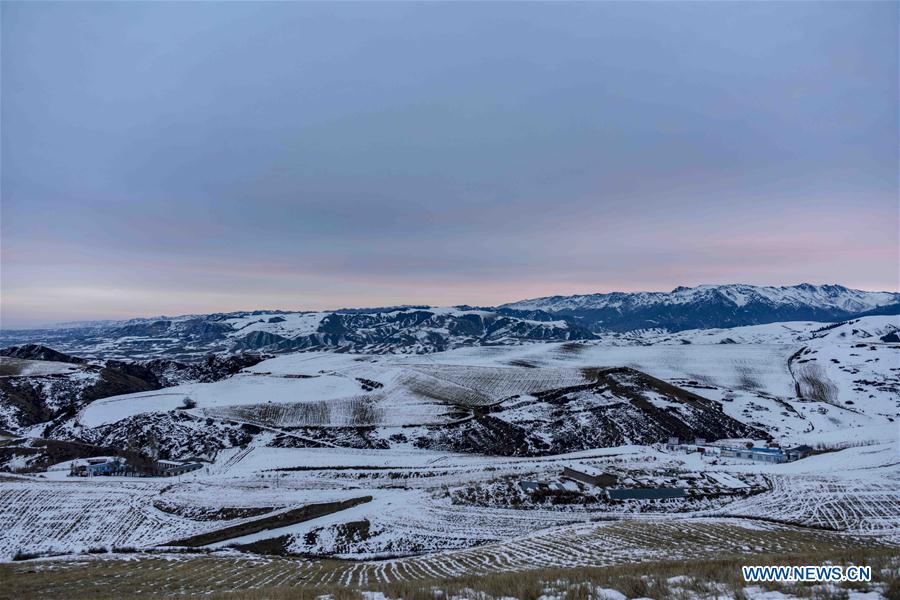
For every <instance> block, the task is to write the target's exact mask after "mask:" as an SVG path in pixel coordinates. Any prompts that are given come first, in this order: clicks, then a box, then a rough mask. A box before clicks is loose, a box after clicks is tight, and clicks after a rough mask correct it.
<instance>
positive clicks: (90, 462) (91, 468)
mask: <svg viewBox="0 0 900 600" xmlns="http://www.w3.org/2000/svg"><path fill="white" fill-rule="evenodd" d="M202 468H203V463H202V462H200V461H199V460H156V461H152V462H150V463H149V464H147V465H141V466H138V465H136V464H132V463H129V462H128V461H127V460H126V459H125V458H123V457H121V456H103V457H97V458H87V459H82V460H73V461H72V464H71V466H70V467H69V476H70V477H95V476H107V477H112V476H117V477H175V476H177V475H184V474H185V473H190V472H191V471H196V470H197V469H202Z"/></svg>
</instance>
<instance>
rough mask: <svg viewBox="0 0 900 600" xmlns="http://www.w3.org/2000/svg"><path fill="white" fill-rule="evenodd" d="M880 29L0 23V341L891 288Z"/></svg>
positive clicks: (96, 17) (676, 18)
mask: <svg viewBox="0 0 900 600" xmlns="http://www.w3.org/2000/svg"><path fill="white" fill-rule="evenodd" d="M898 7H900V4H898V3H896V2H880V3H865V2H852V3H850V2H848V3H839V2H829V3H816V2H802V3H801V2H785V3H779V2H764V3H681V2H668V3H649V4H643V3H578V4H567V3H543V4H542V3H529V4H513V3H498V4H491V3H478V4H475V3H453V4H451V3H395V4H382V3H362V4H356V3H330V4H314V3H267V2H255V3H254V2H244V3H240V2H235V3H137V2H132V3H89V2H71V3H43V2H42V3H32V2H28V3H26V2H3V3H2V9H0V10H2V15H0V16H2V21H0V24H2V25H0V26H2V32H0V33H2V38H0V44H2V47H0V50H2V83H0V85H2V88H0V93H2V108H0V121H2V122H0V124H2V128H0V138H2V147H0V150H2V155H0V163H2V164H0V167H2V172H0V176H2V178H0V192H2V204H0V234H2V240H0V252H2V254H0V326H2V327H7V328H13V327H26V326H31V325H37V324H43V323H48V322H53V321H68V320H83V319H100V318H126V317H132V316H151V315H159V314H169V315H174V314H186V313H207V312H217V311H227V310H239V309H257V308H282V309H326V308H339V307H363V306H384V305H394V304H433V305H451V304H460V303H468V304H473V305H491V304H497V303H501V302H507V301H514V300H518V299H523V298H529V297H536V296H545V295H552V294H574V293H592V292H606V291H613V290H620V291H635V290H670V289H672V288H674V287H676V286H678V285H697V284H715V283H734V282H741V283H752V284H773V285H786V284H796V283H800V282H810V283H840V284H844V285H847V286H850V287H857V288H861V289H871V290H893V291H897V290H898V286H900V281H898V277H900V275H898V253H900V248H898V235H900V234H898V228H900V215H898V160H900V156H898V148H900V143H898V129H900V125H898V21H900V15H898V10H900V9H898Z"/></svg>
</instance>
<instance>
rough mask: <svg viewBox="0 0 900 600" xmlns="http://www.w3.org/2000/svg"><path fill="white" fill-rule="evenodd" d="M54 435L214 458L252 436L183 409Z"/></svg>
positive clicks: (156, 453)
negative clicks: (200, 417)
mask: <svg viewBox="0 0 900 600" xmlns="http://www.w3.org/2000/svg"><path fill="white" fill-rule="evenodd" d="M54 436H59V437H63V438H65V439H76V440H78V441H81V442H85V443H88V444H92V445H95V446H106V447H111V448H120V449H124V450H129V451H133V452H140V453H142V454H145V455H147V456H151V457H154V458H160V459H173V460H174V459H186V458H191V457H206V458H209V459H211V458H213V457H214V456H215V454H216V453H217V452H218V451H219V450H222V449H223V448H231V447H234V446H241V445H244V444H247V443H249V442H250V441H251V440H252V439H253V436H252V435H251V434H250V433H248V432H247V431H245V430H244V429H242V428H241V427H240V426H236V425H229V424H225V423H222V422H219V421H212V420H206V419H199V418H197V417H194V416H193V415H190V414H188V413H186V412H183V411H172V412H167V413H143V414H140V415H136V416H133V417H128V418H126V419H123V420H121V421H118V422H116V423H110V424H107V425H102V426H100V427H94V428H91V429H67V430H62V431H60V432H58V433H57V434H54Z"/></svg>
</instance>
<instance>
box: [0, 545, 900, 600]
mask: <svg viewBox="0 0 900 600" xmlns="http://www.w3.org/2000/svg"><path fill="white" fill-rule="evenodd" d="M826 561H831V562H832V563H834V564H863V565H869V566H871V567H872V572H873V576H874V577H875V579H876V582H875V583H874V584H871V585H870V584H858V585H857V586H855V587H854V588H853V589H859V590H862V591H866V590H872V589H880V590H881V591H882V593H883V594H884V595H885V596H886V597H887V598H897V597H898V595H897V592H898V591H900V579H898V577H897V576H896V573H897V566H898V565H900V549H897V548H875V549H861V548H856V549H847V550H830V551H827V552H822V551H819V552H810V553H791V554H757V555H749V556H739V557H730V558H722V559H717V560H698V561H662V562H647V563H630V564H622V565H615V566H609V567H587V568H575V569H572V568H569V569H562V568H554V569H537V570H531V571H524V572H515V573H510V572H499V573H490V574H486V575H470V576H464V577H457V578H449V579H442V578H432V579H421V580H417V581H404V582H396V583H373V584H371V585H363V586H353V585H350V586H341V585H335V584H333V583H332V584H327V583H326V584H309V583H305V581H306V579H307V578H305V577H301V578H297V579H294V580H292V581H291V582H290V584H289V585H282V584H280V583H273V584H272V585H262V586H259V587H256V588H254V589H239V588H240V586H241V585H242V582H245V581H247V580H248V576H249V575H250V574H252V573H254V572H256V573H257V574H260V573H261V574H262V575H264V577H263V579H266V578H269V576H270V575H271V580H272V581H275V582H277V581H279V580H280V581H283V580H284V579H285V578H284V577H281V576H280V574H281V573H283V572H285V569H284V567H285V566H288V567H289V566H290V564H292V562H291V561H288V560H286V559H278V560H276V561H271V560H250V559H230V558H222V557H214V556H210V557H190V558H183V559H178V560H172V559H164V558H158V557H157V558H142V559H139V560H135V561H120V560H85V561H77V562H69V563H62V562H53V561H50V562H33V563H19V564H13V565H9V564H6V565H0V598H10V599H12V598H16V599H17V600H18V599H21V598H37V597H40V598H67V599H71V600H78V599H83V598H89V599H91V600H104V599H107V598H122V597H126V596H127V597H129V598H160V597H171V596H182V597H186V598H191V599H198V600H199V599H200V598H207V599H217V600H263V599H266V600H288V599H290V600H305V599H313V598H318V597H320V596H322V595H324V594H330V595H331V598H332V599H333V600H351V599H353V600H357V599H358V598H360V597H361V595H360V591H380V592H383V593H384V594H385V595H386V596H387V597H389V598H399V599H403V600H426V599H427V600H431V599H436V598H447V597H448V596H449V597H452V596H457V597H460V598H470V599H473V600H488V599H493V598H500V597H506V598H509V597H512V598H518V599H520V600H536V599H537V598H539V597H540V596H541V595H542V594H545V593H556V594H559V595H561V596H562V597H563V598H566V599H567V600H587V599H588V598H596V597H597V596H596V595H595V594H594V593H593V592H594V590H595V589H604V588H605V589H615V590H618V591H620V592H622V593H624V594H625V595H627V596H628V597H632V598H633V597H647V598H653V599H655V600H667V599H670V598H681V597H685V596H686V594H687V592H686V591H692V592H698V593H700V594H701V595H702V594H711V593H717V594H719V595H725V596H728V597H734V598H742V597H743V596H744V593H743V588H744V587H745V585H746V584H745V583H744V582H743V580H742V579H741V571H740V567H741V566H742V565H746V564H781V565H792V564H823V563H825V562H826ZM293 564H294V565H295V566H297V567H298V568H299V567H303V568H304V569H309V568H310V567H312V568H314V569H318V572H319V573H320V574H327V573H329V572H330V571H331V570H334V569H337V568H340V567H346V563H341V562H338V561H315V562H309V561H306V562H301V561H293ZM273 566H276V567H278V568H276V569H273V568H272V567H273ZM676 576H678V577H681V578H683V579H682V582H680V583H678V584H677V586H676V585H674V584H671V583H669V580H670V579H671V578H672V577H676ZM322 579H327V577H323V578H322ZM765 587H768V588H770V589H781V590H782V591H785V592H789V593H792V594H795V595H797V596H800V597H806V598H816V599H822V600H825V599H826V598H839V597H843V596H844V594H845V593H846V590H847V589H851V588H850V586H842V587H838V588H830V589H823V588H821V587H818V588H817V587H814V586H811V585H801V586H783V585H781V586H780V585H778V584H772V585H770V586H765Z"/></svg>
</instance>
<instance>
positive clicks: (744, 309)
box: [501, 283, 900, 331]
mask: <svg viewBox="0 0 900 600" xmlns="http://www.w3.org/2000/svg"><path fill="white" fill-rule="evenodd" d="M898 303H900V293H896V292H867V291H862V290H853V289H849V288H846V287H844V286H841V285H811V284H808V283H802V284H800V285H794V286H780V287H776V286H754V285H744V284H732V285H700V286H697V287H677V288H675V289H674V290H672V291H671V292H612V293H608V294H588V295H581V296H547V297H544V298H535V299H532V300H522V301H520V302H513V303H510V304H505V305H503V306H502V307H501V308H502V309H506V310H511V311H517V312H518V311H542V312H545V313H548V314H551V315H553V316H555V317H557V318H571V319H574V320H575V322H577V323H579V324H580V325H583V326H584V327H586V328H588V329H590V330H592V331H603V330H611V331H630V330H635V329H644V328H654V327H659V328H663V329H667V330H669V331H679V330H683V329H699V328H707V327H739V326H742V325H759V324H764V323H774V322H776V321H801V320H803V321H806V320H812V321H833V320H840V319H847V318H850V317H852V316H855V315H858V314H860V313H864V312H867V311H873V310H877V309H880V308H883V307H888V306H892V305H893V306H894V308H896V305H897V304H898Z"/></svg>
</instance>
